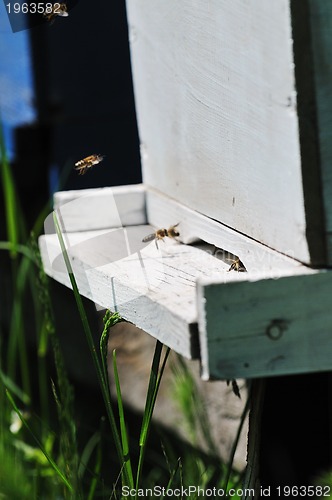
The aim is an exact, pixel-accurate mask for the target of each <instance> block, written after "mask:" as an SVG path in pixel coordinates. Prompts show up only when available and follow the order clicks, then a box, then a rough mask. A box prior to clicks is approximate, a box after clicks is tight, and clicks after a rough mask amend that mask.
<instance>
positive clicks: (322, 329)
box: [198, 271, 332, 379]
mask: <svg viewBox="0 0 332 500" xmlns="http://www.w3.org/2000/svg"><path fill="white" fill-rule="evenodd" d="M241 280H242V282H239V281H237V282H235V281H234V283H230V282H228V283H227V284H225V283H221V282H217V281H216V282H215V283H213V282H211V281H210V282H206V281H205V280H201V282H200V284H199V285H198V315H199V331H200V340H201V344H200V345H201V360H202V371H203V378H205V379H209V378H218V379H220V378H223V379H229V378H235V377H244V378H254V377H266V376H272V375H283V374H291V373H309V372H317V371H324V370H331V366H332V360H331V349H332V336H331V331H332V314H331V306H330V301H331V294H332V272H331V271H310V272H309V274H307V275H302V276H291V275H290V276H287V277H280V276H279V277H278V278H277V279H274V280H271V279H265V278H264V276H261V277H260V278H259V276H257V275H256V276H253V277H252V276H251V275H250V274H249V273H248V274H247V275H245V276H244V275H243V274H242V275H241ZM279 335H280V338H279Z"/></svg>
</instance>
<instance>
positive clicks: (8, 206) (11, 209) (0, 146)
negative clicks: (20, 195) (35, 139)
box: [0, 123, 19, 257]
mask: <svg viewBox="0 0 332 500" xmlns="http://www.w3.org/2000/svg"><path fill="white" fill-rule="evenodd" d="M0 168H1V179H2V187H3V196H4V203H5V214H6V227H7V239H8V240H9V241H10V243H11V244H12V245H13V248H12V249H11V250H10V255H11V256H12V257H16V255H17V252H16V250H15V247H16V245H17V244H18V242H19V214H18V210H17V202H16V190H15V185H14V179H13V177H12V173H11V171H10V166H9V162H8V159H7V154H6V147H5V141H4V136H3V130H2V124H1V123H0Z"/></svg>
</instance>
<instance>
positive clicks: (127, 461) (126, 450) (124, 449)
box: [113, 350, 134, 488]
mask: <svg viewBox="0 0 332 500" xmlns="http://www.w3.org/2000/svg"><path fill="white" fill-rule="evenodd" d="M113 372H114V381H115V387H116V396H117V402H118V409H119V421H120V431H121V441H122V452H123V455H124V457H125V467H126V469H127V475H128V477H129V478H130V481H131V483H130V487H131V488H133V487H134V478H133V472H132V468H131V461H130V456H129V442H128V434H127V427H126V422H125V417H124V411H123V404H122V396H121V387H120V380H119V373H118V367H117V363H116V351H115V350H114V351H113Z"/></svg>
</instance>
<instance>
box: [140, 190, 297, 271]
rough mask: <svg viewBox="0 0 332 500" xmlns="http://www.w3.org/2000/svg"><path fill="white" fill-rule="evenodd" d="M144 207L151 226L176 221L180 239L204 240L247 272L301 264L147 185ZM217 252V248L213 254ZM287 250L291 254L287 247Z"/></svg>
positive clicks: (187, 240)
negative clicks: (232, 258) (234, 257)
mask: <svg viewBox="0 0 332 500" xmlns="http://www.w3.org/2000/svg"><path fill="white" fill-rule="evenodd" d="M146 207H147V216H148V221H149V223H150V224H151V225H153V226H154V227H157V228H159V227H166V228H167V227H169V226H171V225H173V224H177V223H178V222H179V223H180V224H179V226H178V229H179V232H180V237H179V239H180V241H181V242H182V243H185V244H188V243H192V242H197V241H204V242H206V243H209V244H211V245H215V246H216V247H217V248H219V249H223V250H225V251H226V252H229V253H230V254H233V255H235V256H237V257H239V258H240V260H241V261H242V262H243V264H244V265H245V267H246V269H247V271H248V272H250V273H254V272H261V273H264V274H265V276H266V277H268V276H269V275H270V274H272V275H273V276H275V275H276V273H277V272H278V270H280V271H282V270H287V269H292V272H293V273H296V272H300V273H301V272H302V270H303V266H302V265H301V264H300V263H299V262H298V261H296V260H294V259H291V258H289V257H287V256H285V255H283V254H281V253H278V252H275V251H273V250H271V249H270V248H268V247H266V246H264V245H261V244H260V243H258V242H256V241H254V240H252V239H250V238H247V237H246V236H244V235H243V234H240V233H238V232H237V231H234V230H233V229H230V228H228V227H227V226H225V225H223V224H220V223H219V222H218V221H215V220H213V219H210V218H208V217H205V216H204V215H202V214H200V213H199V212H196V211H195V210H191V209H190V208H187V207H186V206H184V205H183V204H181V203H179V202H177V201H176V200H174V199H171V198H169V197H168V196H165V195H164V194H162V193H161V192H159V191H157V190H155V189H152V188H147V191H146ZM218 253H219V255H221V253H220V252H218V250H217V254H218ZM287 253H288V254H289V255H291V254H292V249H291V248H289V249H288V251H287Z"/></svg>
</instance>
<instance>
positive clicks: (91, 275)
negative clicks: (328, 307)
mask: <svg viewBox="0 0 332 500" xmlns="http://www.w3.org/2000/svg"><path fill="white" fill-rule="evenodd" d="M115 193H117V195H119V196H120V195H121V199H122V200H126V203H125V204H122V205H121V203H119V204H118V205H117V207H116V208H117V210H115V207H114V205H113V201H114V198H115V196H114V194H115ZM102 194H103V195H104V198H105V199H104V200H103V207H102V211H103V212H104V209H105V207H104V204H105V202H106V205H107V206H108V207H109V210H110V211H111V212H112V211H114V213H115V214H117V216H116V217H115V216H112V213H110V214H108V215H106V217H107V219H106V220H108V221H109V223H110V221H113V222H114V224H113V225H112V227H110V228H108V229H90V230H86V231H82V230H81V224H82V223H81V221H80V220H79V216H78V215H79V213H82V210H83V212H84V214H85V215H86V225H87V226H89V227H94V226H96V225H97V224H101V223H103V217H105V214H104V213H99V212H98V211H97V208H99V209H100V206H99V205H98V203H97V201H96V198H97V199H98V198H99V195H100V193H99V190H91V192H90V193H87V192H83V193H80V192H79V191H78V192H76V193H68V194H66V193H58V194H57V196H56V200H57V202H56V206H57V208H56V212H57V215H58V218H59V221H60V223H61V226H62V230H63V237H64V240H65V243H66V246H67V251H68V254H69V257H70V259H71V265H72V268H73V272H74V275H75V278H76V281H77V284H78V288H79V291H80V293H81V294H82V295H84V296H85V297H87V298H89V299H91V300H92V301H94V302H95V303H96V304H98V305H99V306H102V307H104V308H109V309H111V310H113V311H114V310H116V311H118V312H119V313H120V314H121V315H122V316H123V317H124V318H125V319H127V320H128V321H131V322H132V323H134V324H135V325H136V326H138V327H139V328H141V329H143V330H145V331H146V332H148V333H150V334H151V335H152V336H153V337H155V338H157V339H159V340H160V341H161V342H163V343H164V344H166V345H168V346H170V347H171V348H172V349H174V350H175V351H176V352H178V353H180V354H182V355H184V356H185V357H187V358H193V357H199V352H200V351H201V356H202V358H201V360H202V366H203V373H204V376H207V373H210V371H209V370H210V368H209V367H210V359H209V356H208V355H207V353H208V352H209V349H210V347H211V345H212V348H213V349H216V350H215V355H216V356H217V352H218V355H220V356H223V349H222V347H223V344H222V342H223V341H226V340H225V339H227V335H226V337H224V332H223V331H222V330H220V328H219V327H218V328H217V327H216V325H218V324H219V323H218V321H219V319H220V318H219V316H218V314H216V315H215V318H216V319H215V321H216V323H215V322H214V321H211V319H210V318H209V320H208V322H207V323H204V321H205V319H206V318H207V316H206V315H205V308H206V310H207V311H208V313H209V314H210V304H215V300H214V298H213V295H212V296H210V295H209V297H208V300H207V297H205V295H204V294H205V291H206V290H207V291H209V290H210V289H211V290H213V291H215V289H216V290H217V291H216V296H217V297H219V291H220V290H221V289H222V290H226V293H225V296H224V297H223V298H222V300H220V302H219V298H218V307H219V309H220V310H222V309H223V307H224V305H225V304H226V306H225V307H226V309H227V307H228V306H227V304H228V301H229V300H230V297H232V293H233V292H232V290H234V289H235V290H236V292H234V293H235V294H238V295H239V296H240V297H241V296H242V295H243V291H242V290H243V288H242V287H244V288H245V289H247V287H248V283H249V282H250V281H253V280H263V281H264V283H267V285H266V286H267V288H268V289H269V290H270V291H269V293H270V295H271V296H274V294H275V293H276V299H278V297H279V296H280V293H279V289H278V288H276V283H279V282H281V280H282V279H284V278H282V277H284V276H293V277H294V279H295V278H298V279H299V283H300V282H301V280H302V278H303V276H302V275H305V274H312V273H314V271H312V270H310V269H309V268H306V267H304V266H302V265H301V264H300V263H299V262H297V261H295V260H294V259H290V258H289V257H286V256H284V255H281V254H279V253H277V252H274V251H272V250H271V249H269V248H267V247H265V246H263V245H260V244H258V243H257V242H255V241H253V240H250V239H248V238H246V237H244V236H243V235H241V234H239V233H237V232H235V231H233V230H231V229H229V228H227V227H224V226H222V225H221V224H220V223H219V222H216V221H212V220H210V219H208V218H206V217H204V216H202V215H201V214H199V213H197V212H194V211H193V210H191V209H188V208H186V207H184V206H183V205H181V204H179V203H178V202H176V201H174V200H170V199H169V198H168V197H166V196H165V195H162V194H160V193H158V192H156V191H154V190H151V189H149V190H147V192H146V193H145V194H144V189H143V188H142V187H141V186H137V189H136V187H135V186H129V187H128V192H127V193H126V190H125V188H123V189H118V188H116V189H115V191H112V190H108V191H102ZM133 194H134V196H132V195H133ZM143 194H144V196H143ZM106 195H107V196H108V198H109V199H108V201H107V196H106ZM141 196H143V198H144V199H143V200H142V199H141ZM145 197H146V200H145ZM80 200H81V201H83V202H84V203H83V204H82V203H81V202H80ZM138 200H139V203H138ZM76 202H77V203H76ZM131 202H132V205H131ZM146 204H147V208H148V213H149V212H150V211H151V214H153V219H154V221H155V223H156V224H157V226H156V227H159V226H160V227H164V226H165V227H168V226H169V225H172V224H175V223H177V222H180V224H179V226H178V228H179V231H180V236H179V237H178V238H177V240H172V239H169V238H165V241H159V243H158V247H157V245H156V244H155V241H151V242H148V243H143V242H142V239H143V238H144V237H145V236H147V235H148V234H150V233H151V232H153V228H152V227H151V226H150V225H146V224H143V225H139V224H138V225H132V226H131V225H128V226H119V225H118V224H119V221H123V220H125V218H126V214H131V215H130V218H131V220H135V221H136V222H137V221H139V220H140V218H142V217H145V206H146ZM121 207H122V208H121ZM137 207H138V208H137ZM142 207H144V209H143V208H142ZM78 208H79V213H77V209H78ZM135 210H137V214H136V216H134V213H135ZM50 220H52V215H51V216H50V217H49V218H48V220H47V224H46V234H45V235H44V236H42V237H41V238H40V241H39V244H40V249H41V255H42V260H43V265H44V269H45V271H46V272H47V274H49V275H50V276H52V277H53V278H54V279H56V280H57V281H59V282H60V283H63V284H64V285H66V286H69V287H70V280H69V276H68V273H67V270H66V267H65V263H64V259H63V256H62V254H61V249H60V245H59V242H58V238H57V235H56V234H54V230H53V229H52V227H49V221H50ZM68 227H70V228H71V231H68ZM73 229H77V230H75V231H73ZM206 242H208V243H209V242H212V243H213V244H208V243H206ZM189 243H190V244H189ZM216 244H220V247H216ZM221 245H223V247H221ZM231 256H233V257H235V256H239V257H240V258H241V260H243V263H244V265H245V266H246V269H247V271H248V272H247V273H237V272H235V271H232V272H230V271H229V269H230V265H231V263H232V261H231V260H229V258H230V257H231ZM269 277H270V278H273V279H272V280H267V278H269ZM279 278H280V279H279ZM278 279H279V280H278ZM197 281H198V282H200V283H205V285H206V286H205V287H204V288H202V287H200V288H199V292H198V294H197ZM259 282H261V281H259ZM216 283H218V286H217V285H216ZM210 284H211V287H210ZM226 284H227V288H225V287H224V285H226ZM251 284H252V285H253V286H254V285H255V283H251ZM228 286H229V288H228ZM219 287H220V288H219ZM234 287H235V288H234ZM202 290H204V292H203V291H202ZM228 290H230V293H228ZM264 293H265V291H264ZM324 293H325V292H324ZM280 300H281V301H282V302H283V304H284V305H285V306H284V307H285V308H286V309H285V310H288V309H287V308H288V305H287V304H288V301H289V299H288V292H287V287H286V288H285V293H284V295H283V296H282V297H281V299H280ZM218 307H217V309H218ZM280 307H281V306H280ZM263 309H265V305H264V304H263ZM294 311H295V309H294ZM208 313H207V314H208ZM259 313H261V308H260V307H259ZM297 313H298V314H300V313H299V311H298V310H297ZM229 314H230V315H231V316H232V315H233V316H234V317H235V318H239V321H240V323H241V324H250V321H251V314H252V310H250V309H248V308H247V309H245V308H244V311H243V313H242V312H241V314H240V315H239V314H238V304H234V305H230V309H229ZM202 318H203V319H204V321H203V319H202ZM198 324H199V328H198ZM206 324H208V326H209V329H210V328H212V333H211V332H210V330H209V331H207V327H206ZM198 330H200V340H199V336H198ZM215 334H217V335H218V339H219V340H220V345H219V344H218V342H217V344H218V345H217V344H216V345H214V344H213V342H214V339H215ZM232 334H234V335H236V334H237V330H236V329H232ZM210 339H212V344H210ZM219 340H218V341H219ZM237 341H238V342H239V339H238V340H237ZM217 347H218V349H219V348H221V351H220V352H219V350H218V351H217ZM270 347H271V352H272V351H273V348H274V344H271V345H270ZM229 354H230V352H229V351H225V356H229ZM271 355H272V354H271ZM279 368H280V367H279V366H278V370H279ZM255 369H256V368H255ZM255 369H254V370H255ZM283 369H284V367H283V366H281V368H280V370H283ZM278 370H277V371H278ZM233 371H234V372H236V373H237V375H236V376H237V377H238V376H243V367H242V365H241V364H240V365H239V366H236V367H235V368H234V370H233ZM237 371H238V372H239V373H238V372H237ZM255 373H256V372H255V371H251V370H249V369H247V370H246V376H248V377H250V376H255ZM278 373H280V371H278ZM215 376H217V375H215ZM219 376H220V377H221V378H224V376H225V374H223V373H221V372H220V373H219Z"/></svg>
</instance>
